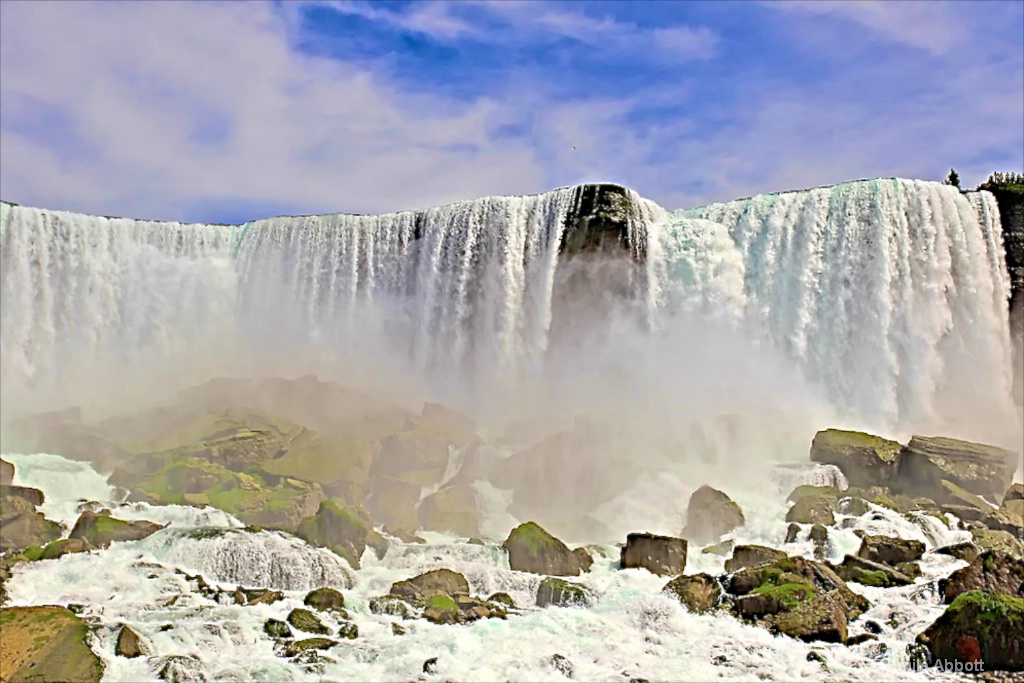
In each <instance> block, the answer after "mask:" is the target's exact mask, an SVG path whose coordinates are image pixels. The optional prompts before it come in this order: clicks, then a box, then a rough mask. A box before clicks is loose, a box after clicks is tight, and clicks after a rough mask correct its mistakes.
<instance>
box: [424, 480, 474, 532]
mask: <svg viewBox="0 0 1024 683" xmlns="http://www.w3.org/2000/svg"><path fill="white" fill-rule="evenodd" d="M419 525H420V527H422V528H423V529H428V530H432V531H448V532H450V533H453V534H456V535H458V536H468V537H474V536H479V535H480V522H479V512H478V510H477V504H476V492H475V491H474V490H473V487H472V486H470V485H469V484H465V483H456V484H452V485H448V486H445V487H444V488H442V489H441V490H439V491H435V492H434V493H432V494H430V495H429V496H427V497H426V498H424V499H423V501H422V502H421V503H420V506H419Z"/></svg>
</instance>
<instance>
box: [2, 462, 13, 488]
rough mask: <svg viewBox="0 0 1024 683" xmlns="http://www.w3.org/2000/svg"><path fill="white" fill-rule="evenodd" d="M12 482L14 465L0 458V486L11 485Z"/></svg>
mask: <svg viewBox="0 0 1024 683" xmlns="http://www.w3.org/2000/svg"><path fill="white" fill-rule="evenodd" d="M13 484H14V465H13V464H12V463H9V462H7V461H6V460H0V486H11V485H13Z"/></svg>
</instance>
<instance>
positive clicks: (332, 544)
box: [295, 500, 388, 569]
mask: <svg viewBox="0 0 1024 683" xmlns="http://www.w3.org/2000/svg"><path fill="white" fill-rule="evenodd" d="M295 535H296V536H298V537H299V538H301V539H302V540H304V541H305V542H306V543H309V544H310V545H314V546H317V547H319V548H329V549H330V550H332V551H334V552H335V553H337V554H338V555H340V556H341V557H343V558H345V560H346V561H347V562H348V563H349V565H350V566H351V567H353V568H355V569H358V568H359V559H360V558H361V557H362V556H363V552H365V551H366V548H367V547H370V548H373V550H374V552H375V553H376V554H377V557H378V558H383V557H384V553H385V552H387V549H388V542H387V540H385V539H384V537H383V536H381V535H380V534H378V533H377V532H376V531H374V530H373V524H372V523H371V522H370V517H369V515H368V514H367V513H366V511H365V510H363V509H362V508H359V507H354V506H353V507H347V506H345V505H344V504H342V503H340V502H338V501H335V500H325V501H323V502H322V503H320V507H319V508H318V509H317V511H316V514H315V515H313V516H312V517H307V518H305V519H303V520H302V522H300V523H299V527H298V530H297V531H296V532H295Z"/></svg>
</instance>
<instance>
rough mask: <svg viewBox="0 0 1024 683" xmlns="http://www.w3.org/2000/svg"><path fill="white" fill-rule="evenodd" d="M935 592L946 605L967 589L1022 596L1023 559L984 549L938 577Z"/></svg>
mask: <svg viewBox="0 0 1024 683" xmlns="http://www.w3.org/2000/svg"><path fill="white" fill-rule="evenodd" d="M939 591H940V592H941V593H942V598H943V601H944V602H945V603H946V604H949V603H951V602H953V600H955V599H956V598H957V596H959V595H962V594H963V593H967V592H968V591H983V592H985V593H993V594H999V595H1009V596H1011V597H1014V598H1024V560H1020V559H1016V558H1013V557H1010V556H1009V555H1007V554H1005V553H1001V552H998V551H993V550H989V551H986V552H984V553H982V554H981V555H978V557H976V558H974V561H973V562H971V564H969V565H968V566H966V567H964V568H963V569H958V570H956V571H955V572H953V573H952V574H950V575H949V577H947V578H946V579H942V580H940V581H939Z"/></svg>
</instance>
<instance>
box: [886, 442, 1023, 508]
mask: <svg viewBox="0 0 1024 683" xmlns="http://www.w3.org/2000/svg"><path fill="white" fill-rule="evenodd" d="M1019 459H1020V455H1019V454H1016V453H1012V452H1010V451H1007V450H1005V449H1002V448H997V447H995V446H989V445H986V444H979V443H974V442H970V441H960V440H958V439H950V438H946V437H924V436H914V437H912V438H911V439H910V443H908V444H907V445H906V447H905V448H903V450H902V452H901V453H900V459H899V472H898V477H899V480H900V487H901V488H902V489H903V490H904V491H905V492H906V493H907V494H908V495H913V496H925V497H928V498H932V499H933V500H937V501H938V500H941V498H942V497H943V496H944V494H943V493H942V492H943V491H945V489H944V488H943V486H942V481H943V480H946V481H949V482H952V483H953V484H955V485H957V486H959V487H961V488H963V489H965V490H967V491H969V492H971V493H973V494H975V495H978V496H985V497H986V498H988V499H990V500H1001V499H1002V497H1003V494H1004V493H1005V492H1006V489H1007V488H1009V486H1010V482H1011V480H1012V478H1013V473H1014V470H1016V469H1017V462H1018V461H1019ZM950 502H952V501H950Z"/></svg>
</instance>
